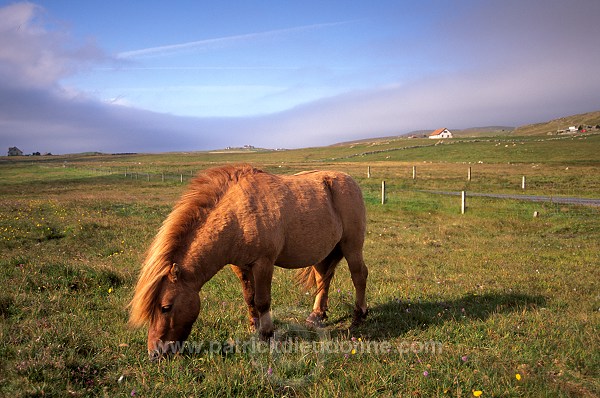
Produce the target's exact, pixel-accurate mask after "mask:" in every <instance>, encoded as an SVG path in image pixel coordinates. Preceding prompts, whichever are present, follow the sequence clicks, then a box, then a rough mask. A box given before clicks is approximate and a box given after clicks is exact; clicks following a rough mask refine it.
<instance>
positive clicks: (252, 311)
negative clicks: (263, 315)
mask: <svg viewBox="0 0 600 398" xmlns="http://www.w3.org/2000/svg"><path fill="white" fill-rule="evenodd" d="M231 269H232V270H233V273H234V274H235V275H236V276H237V277H238V278H239V280H240V282H242V293H243V295H244V301H245V302H246V305H247V306H248V318H249V319H250V327H251V328H252V330H257V329H258V318H259V314H258V310H257V309H256V305H255V303H254V275H252V272H251V271H250V269H248V268H243V267H238V266H237V265H232V266H231Z"/></svg>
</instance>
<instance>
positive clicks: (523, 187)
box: [521, 176, 525, 190]
mask: <svg viewBox="0 0 600 398" xmlns="http://www.w3.org/2000/svg"><path fill="white" fill-rule="evenodd" d="M521 189H523V190H525V176H523V179H522V180H521Z"/></svg>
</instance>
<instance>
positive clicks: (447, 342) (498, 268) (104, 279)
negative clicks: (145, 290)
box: [0, 135, 600, 397]
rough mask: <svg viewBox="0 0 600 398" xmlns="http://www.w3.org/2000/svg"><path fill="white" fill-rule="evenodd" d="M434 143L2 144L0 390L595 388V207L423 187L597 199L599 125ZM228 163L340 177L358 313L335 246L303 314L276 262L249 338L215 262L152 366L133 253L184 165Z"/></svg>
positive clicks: (232, 287) (599, 364) (250, 392)
mask: <svg viewBox="0 0 600 398" xmlns="http://www.w3.org/2000/svg"><path fill="white" fill-rule="evenodd" d="M433 144H435V143H432V142H430V141H428V140H389V141H378V142H373V143H360V144H348V145H343V146H337V147H326V148H313V149H302V150H294V151H281V152H258V153H217V154H211V153H204V152H203V153H186V154H149V155H96V156H75V155H72V156H54V157H20V158H6V157H4V158H0V254H1V255H0V280H1V281H2V289H1V290H0V395H2V396H15V397H19V396H23V397H33V396H75V397H77V396H111V397H112V396H123V397H132V396H136V397H147V396H157V397H158V396H160V397H164V396H267V397H268V396H289V397H327V396H331V397H333V396H363V397H371V396H424V397H428V396H448V397H472V396H482V397H491V396H503V397H506V396H515V397H517V396H523V397H525V396H527V397H530V396H564V397H571V396H577V397H594V396H598V395H600V383H599V381H598V380H600V338H599V337H598V336H599V335H600V208H598V207H583V206H573V205H555V204H551V203H531V202H525V201H517V200H505V199H504V200H500V199H491V198H475V197H473V198H469V199H468V204H467V206H468V209H467V212H466V214H460V203H459V200H458V199H457V197H453V196H441V195H432V194H430V193H427V192H426V191H427V190H438V189H439V190H451V191H461V190H466V191H471V192H485V193H514V194H520V193H522V192H523V190H522V189H521V186H520V183H521V178H522V176H526V177H527V181H528V185H527V188H526V191H525V192H526V193H527V194H539V195H549V196H577V197H588V198H600V135H588V136H584V137H577V138H574V137H568V138H563V139H556V138H546V137H541V138H540V137H497V138H478V139H456V140H451V141H446V142H444V143H442V144H438V145H433ZM235 162H250V163H252V164H253V165H255V166H257V167H260V168H263V169H265V170H267V171H270V172H274V173H282V174H292V173H295V172H299V171H303V170H311V169H333V170H339V171H345V172H347V173H349V174H351V175H352V176H353V177H355V179H356V180H357V181H358V182H359V184H360V186H361V189H362V191H363V195H364V199H365V202H366V205H367V212H368V216H367V217H368V224H367V238H366V244H365V261H366V263H367V266H368V267H369V271H370V272H369V280H368V285H367V300H368V304H369V307H370V312H369V317H368V319H367V321H366V322H365V323H364V324H362V325H361V326H360V327H358V328H356V329H350V328H349V327H350V323H351V311H352V308H353V306H354V297H353V292H354V289H353V287H352V283H351V280H350V275H349V272H348V270H347V267H346V265H345V262H344V261H342V263H341V264H340V266H339V267H338V270H337V272H336V276H335V278H334V280H333V283H332V288H331V294H330V309H329V319H328V321H327V324H326V327H325V328H324V329H318V330H316V329H310V328H307V327H306V326H305V324H304V319H305V318H306V316H307V315H308V314H309V313H310V310H311V308H312V296H311V295H310V294H307V293H306V292H304V291H302V290H301V289H300V287H298V286H296V285H295V281H294V272H293V271H288V270H283V269H276V271H275V275H274V279H273V303H272V310H273V317H274V322H275V327H276V335H275V339H274V341H273V343H272V345H270V346H268V345H265V344H261V343H260V342H258V340H257V338H256V336H255V335H254V334H253V333H252V332H251V331H250V330H249V327H248V323H247V317H246V307H245V303H244V301H243V298H242V295H241V288H240V285H239V282H238V280H237V278H236V277H235V276H234V274H233V273H232V272H231V270H229V269H227V268H226V269H223V270H222V271H221V272H220V273H218V274H217V275H216V276H215V277H214V278H213V279H212V280H211V281H210V282H208V283H207V284H206V285H205V286H204V288H203V289H202V291H201V293H200V298H201V303H202V308H201V312H200V316H199V318H198V320H197V322H196V324H195V326H194V329H193V331H192V334H191V336H190V338H189V340H190V342H191V344H190V345H189V346H188V347H187V348H189V349H188V351H187V352H186V353H183V354H181V355H178V356H176V357H174V358H172V359H169V360H164V361H161V362H158V363H151V362H149V361H148V358H147V352H146V330H143V329H142V330H132V329H131V328H129V327H128V325H127V319H128V312H127V309H126V305H127V303H128V302H129V300H130V299H131V297H132V294H133V288H134V285H135V282H136V278H137V273H138V270H139V267H140V264H141V261H142V260H143V257H144V253H145V251H146V249H147V248H148V246H149V244H150V242H151V240H152V239H153V237H154V235H155V233H156V231H157V229H158V228H159V226H160V224H161V222H162V221H163V220H164V218H165V217H166V216H167V215H168V214H169V212H170V210H171V207H172V205H173V204H174V202H175V201H176V200H177V199H178V197H179V196H180V195H181V193H182V192H183V190H184V189H185V186H186V183H187V181H188V180H189V178H190V175H192V174H194V173H196V172H197V171H199V170H202V169H205V168H207V167H211V166H214V165H218V164H223V163H235ZM368 166H370V167H371V178H367V167H368ZM413 166H416V170H417V178H416V179H413V178H412V167H413ZM468 167H471V168H472V179H471V181H467V178H466V177H467V168H468ZM126 173H127V175H126ZM164 175H166V178H165V177H164ZM181 180H183V183H182V182H181ZM382 180H385V181H386V185H387V202H386V204H385V205H382V204H381V198H380V194H381V192H380V190H381V181H382ZM534 212H538V213H539V217H533V214H534ZM232 250H235V248H232Z"/></svg>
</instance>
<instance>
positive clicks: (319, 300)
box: [306, 246, 343, 327]
mask: <svg viewBox="0 0 600 398" xmlns="http://www.w3.org/2000/svg"><path fill="white" fill-rule="evenodd" d="M342 257H343V255H342V251H341V250H340V248H339V246H336V247H335V249H333V251H332V252H331V253H329V255H328V256H327V257H326V258H325V259H324V260H322V261H321V262H319V263H317V264H315V265H314V266H313V272H314V276H315V283H316V287H317V291H316V296H315V303H314V305H313V310H312V312H311V314H310V315H309V316H308V318H306V322H307V323H308V324H310V325H314V326H317V327H322V326H323V322H324V321H325V319H327V308H328V304H329V286H330V285H331V280H332V279H333V275H334V273H335V267H336V266H337V265H338V263H339V262H340V260H341V259H342Z"/></svg>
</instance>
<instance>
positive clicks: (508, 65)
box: [0, 0, 600, 153]
mask: <svg viewBox="0 0 600 398" xmlns="http://www.w3.org/2000/svg"><path fill="white" fill-rule="evenodd" d="M598 20H600V2H598V1H595V0H575V1H552V0H544V1H541V0H539V1H538V0H535V1H532V0H529V1H528V0H522V1H512V0H508V1H466V0H465V1H444V0H438V1H419V2H414V1H410V2H408V1H407V2H404V1H373V2H364V1H303V2H282V1H272V2H264V1H261V2H258V1H257V2H251V1H240V2H206V1H171V2H166V1H146V2H123V1H111V0H103V1H94V0H90V1H85V2H78V1H61V0H52V1H38V2H33V3H27V2H13V1H2V0H0V150H1V147H2V146H3V147H6V148H8V147H9V146H18V147H19V148H21V149H22V150H24V151H25V152H26V153H31V152H34V151H40V152H52V153H72V152H80V151H104V152H162V151H193V150H204V149H214V148H221V147H225V146H242V145H245V144H250V145H255V146H262V147H271V148H281V147H287V148H297V147H307V146H319V145H328V144H333V143H336V142H340V141H349V140H353V139H360V138H367V137H378V136H385V135H397V134H403V133H407V132H410V131H412V130H419V129H435V128H439V127H449V128H467V127H473V126H486V125H509V126H517V125H521V124H526V123H532V122H539V121H544V120H547V119H551V118H555V117H560V116H566V115H569V114H574V113H582V112H587V111H593V110H598V109H600V74H598V73H597V72H596V70H597V65H598V64H599V61H600V41H599V40H598V39H597V38H598V37H600V24H598Z"/></svg>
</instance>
